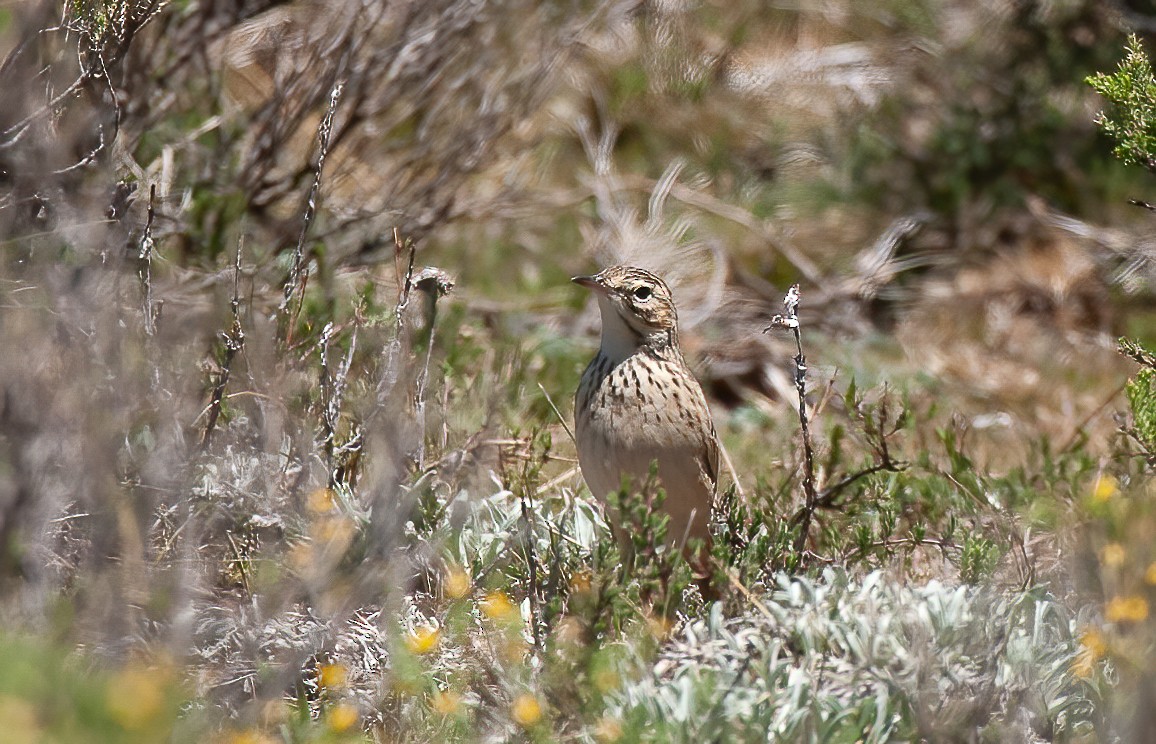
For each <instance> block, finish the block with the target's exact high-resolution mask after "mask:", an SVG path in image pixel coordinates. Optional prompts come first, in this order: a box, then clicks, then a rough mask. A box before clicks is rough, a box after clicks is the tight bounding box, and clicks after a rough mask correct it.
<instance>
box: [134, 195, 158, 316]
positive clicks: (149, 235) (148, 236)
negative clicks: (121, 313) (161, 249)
mask: <svg viewBox="0 0 1156 744" xmlns="http://www.w3.org/2000/svg"><path fill="white" fill-rule="evenodd" d="M156 196H157V186H156V184H155V183H154V184H151V185H150V186H149V207H148V212H147V213H146V214H147V216H146V217H145V227H144V235H142V236H141V239H140V253H139V254H138V256H137V257H138V258H139V259H140V268H139V273H140V281H141V289H142V290H143V295H144V296H143V297H142V298H141V315H142V316H143V317H144V332H145V335H146V336H152V335H154V334H155V333H156V332H157V312H156V306H155V304H154V303H153V248H154V247H155V243H154V241H153V218H154V217H155V216H156V210H155V208H154V204H155V201H156Z"/></svg>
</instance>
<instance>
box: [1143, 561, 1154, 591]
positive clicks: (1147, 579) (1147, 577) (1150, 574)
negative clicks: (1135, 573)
mask: <svg viewBox="0 0 1156 744" xmlns="http://www.w3.org/2000/svg"><path fill="white" fill-rule="evenodd" d="M1144 583H1145V584H1148V585H1149V586H1156V561H1153V562H1152V563H1149V564H1148V569H1147V570H1146V571H1144Z"/></svg>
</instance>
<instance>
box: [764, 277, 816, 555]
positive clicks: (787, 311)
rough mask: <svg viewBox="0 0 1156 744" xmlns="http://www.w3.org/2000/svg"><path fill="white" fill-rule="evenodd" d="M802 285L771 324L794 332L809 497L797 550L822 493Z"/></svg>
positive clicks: (793, 290)
mask: <svg viewBox="0 0 1156 744" xmlns="http://www.w3.org/2000/svg"><path fill="white" fill-rule="evenodd" d="M799 301H800V294H799V285H798V284H794V285H792V286H791V288H790V289H789V290H787V296H786V297H784V298H783V311H784V314H783V315H776V316H775V317H773V318H771V325H769V326H767V327H766V328H764V329H763V333H766V332H767V331H769V330H771V329H772V328H790V329H791V332H792V333H793V334H794V336H795V349H796V350H797V353H796V354H795V390H796V391H797V392H798V394H799V429H800V433H801V435H802V438H803V495H804V498H805V499H806V501H805V503H804V506H803V509H802V515H801V516H800V517H799V518H798V525H799V533H798V535H796V537H795V545H794V547H795V552H802V550H803V548H804V547H805V546H806V544H807V533H808V532H809V531H810V529H811V518H812V517H813V516H814V514H815V509H817V508H818V506H819V494H818V493H817V492H816V490H815V450H814V446H813V445H812V443H811V428H810V423H809V422H808V421H807V359H806V357H805V356H803V336H802V330H801V328H800V325H799V314H798V312H799Z"/></svg>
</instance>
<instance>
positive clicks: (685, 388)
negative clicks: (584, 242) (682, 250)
mask: <svg viewBox="0 0 1156 744" xmlns="http://www.w3.org/2000/svg"><path fill="white" fill-rule="evenodd" d="M572 281H574V283H576V284H580V285H582V286H583V287H587V288H589V289H591V290H593V291H594V293H595V295H596V297H597V298H598V309H599V310H600V311H601V315H602V345H601V347H600V348H599V349H598V354H597V355H596V356H595V357H594V359H593V360H592V361H591V362H590V364H589V366H587V367H586V371H585V372H584V373H583V374H582V381H581V382H580V383H579V385H578V393H577V395H576V396H575V401H574V410H575V413H574V417H575V423H576V432H575V434H576V437H577V440H578V463H579V465H580V466H581V468H582V475H583V477H584V478H585V479H586V484H587V485H588V486H589V487H590V491H591V492H592V493H593V494H594V496H596V497H597V498H600V499H605V498H606V496H607V495H608V494H610V493H613V492H616V491H617V490H618V489H619V488H621V487H622V483H623V479H624V478H626V479H628V480H629V481H630V482H631V483H632V484H633V485H634V487H636V488H637V487H640V486H642V485H643V484H644V483H645V482H646V479H647V478H648V476H649V474H650V468H651V463H657V466H658V483H659V485H661V486H662V488H663V489H664V490H665V491H666V501H665V503H664V504H663V510H664V511H665V512H666V513H667V514H669V515H670V523H669V528H668V538H669V539H670V541H671V542H673V543H682V541H683V539H684V537H691V538H702V539H704V540H706V539H709V531H708V524H709V520H710V509H711V503H712V501H713V500H714V495H715V487H716V483H717V478H718V458H719V450H718V440H717V438H716V436H715V430H714V424H713V423H712V422H711V416H710V408H708V407H707V403H706V397H705V396H704V395H703V392H702V387H700V386H699V384H698V380H696V379H695V378H694V375H693V374H692V373H691V371H690V368H689V367H687V365H686V361H685V360H684V359H683V357H682V351H681V350H680V349H679V346H678V315H677V313H676V312H675V308H674V300H673V299H672V297H671V293H670V288H669V287H667V286H666V283H665V282H663V281H662V280H661V279H659V278H658V277H657V276H655V275H654V274H651V273H650V272H649V271H644V270H642V269H637V268H632V267H629V266H612V267H610V268H608V269H605V270H604V271H602V272H601V273H599V274H595V275H594V276H577V277H574V279H573V280H572ZM611 518H612V519H613V518H615V515H612V517H611ZM623 528H624V526H623V525H621V524H618V525H615V530H616V532H618V534H619V535H620V537H621V530H622V529H623Z"/></svg>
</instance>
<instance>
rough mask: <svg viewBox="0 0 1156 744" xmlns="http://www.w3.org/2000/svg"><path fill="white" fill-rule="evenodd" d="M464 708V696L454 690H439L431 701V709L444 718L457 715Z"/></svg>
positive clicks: (432, 696)
mask: <svg viewBox="0 0 1156 744" xmlns="http://www.w3.org/2000/svg"><path fill="white" fill-rule="evenodd" d="M461 706H462V696H461V695H459V694H458V693H456V692H454V691H453V690H438V691H437V692H435V693H434V694H433V695H431V696H430V699H429V707H430V708H432V709H433V711H434V712H435V713H440V714H441V715H443V716H452V715H455V714H456V713H457V712H458V711H459V710H460V709H461Z"/></svg>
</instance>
